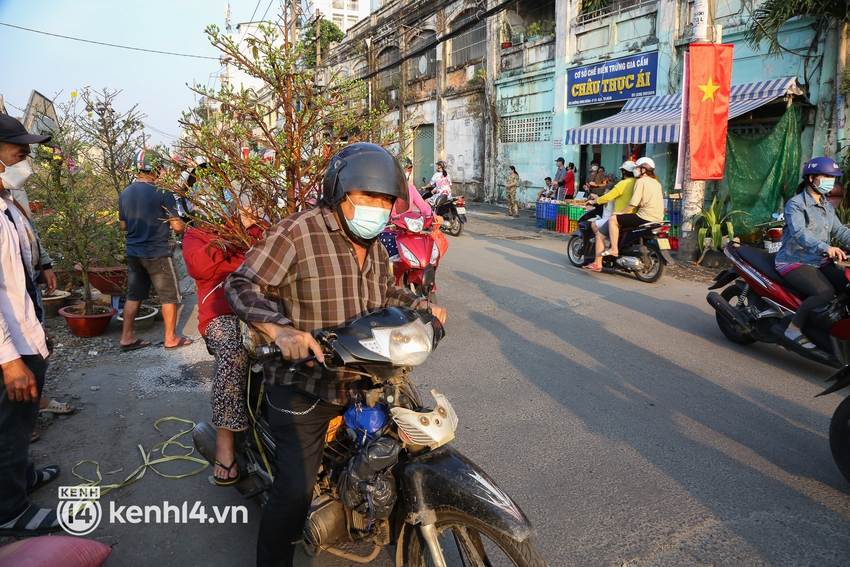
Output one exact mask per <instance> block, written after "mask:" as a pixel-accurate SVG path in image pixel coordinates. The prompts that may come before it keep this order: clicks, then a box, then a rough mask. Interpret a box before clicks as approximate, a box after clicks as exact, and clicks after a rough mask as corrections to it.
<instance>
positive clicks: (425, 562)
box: [407, 508, 547, 567]
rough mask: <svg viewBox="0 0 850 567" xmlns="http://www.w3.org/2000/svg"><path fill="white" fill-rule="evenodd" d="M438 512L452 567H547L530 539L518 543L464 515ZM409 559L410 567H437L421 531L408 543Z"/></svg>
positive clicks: (439, 529) (441, 538) (440, 538)
mask: <svg viewBox="0 0 850 567" xmlns="http://www.w3.org/2000/svg"><path fill="white" fill-rule="evenodd" d="M436 512H437V523H436V525H435V527H436V528H437V541H438V542H439V543H440V548H441V549H442V551H443V557H444V558H445V560H446V565H447V566H448V567H462V566H469V565H491V566H492V567H501V566H510V565H513V566H514V567H547V565H546V560H545V559H543V556H542V555H541V554H540V551H539V550H538V549H537V546H535V545H534V543H533V542H532V541H531V540H530V539H527V540H525V541H521V542H517V541H514V540H512V539H511V538H509V537H507V536H505V535H503V534H501V533H500V532H498V531H497V530H496V529H494V528H492V527H490V526H488V525H487V524H485V523H484V522H482V521H481V520H478V519H476V518H473V517H472V516H468V515H466V514H464V513H462V512H457V511H455V510H450V509H448V508H440V509H438V510H437V511H436ZM407 557H408V565H409V566H410V567H433V566H434V565H435V562H434V560H433V558H432V557H431V551H430V549H429V548H428V543H427V542H426V541H425V539H424V538H423V537H422V534H421V533H420V532H419V530H418V529H417V530H415V532H414V535H413V537H411V538H410V539H409V540H408V545H407Z"/></svg>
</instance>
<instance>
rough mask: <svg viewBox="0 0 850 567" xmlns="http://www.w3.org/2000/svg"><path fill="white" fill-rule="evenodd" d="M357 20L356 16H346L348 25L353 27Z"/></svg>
mask: <svg viewBox="0 0 850 567" xmlns="http://www.w3.org/2000/svg"><path fill="white" fill-rule="evenodd" d="M358 21H359V20H358V18H357V16H348V27H349V28H353V27H354V26H355V25H356V24H357V22H358Z"/></svg>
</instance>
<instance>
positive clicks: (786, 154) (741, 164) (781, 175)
mask: <svg viewBox="0 0 850 567" xmlns="http://www.w3.org/2000/svg"><path fill="white" fill-rule="evenodd" d="M800 117H801V110H800V107H799V106H791V107H789V108H788V110H787V111H786V112H785V115H784V116H783V117H782V119H781V120H780V121H779V123H778V124H777V125H776V127H775V128H774V129H773V130H772V131H770V132H769V133H767V134H765V135H764V136H762V137H760V138H755V139H753V138H743V137H741V136H738V135H735V134H729V135H728V136H727V137H726V175H725V179H724V181H725V182H726V184H727V185H728V187H729V196H730V198H731V201H732V205H731V209H730V210H741V211H745V212H747V213H749V215H743V214H736V215H732V219H731V220H732V223H733V225H734V227H735V234H738V235H747V234H752V233H754V232H756V230H757V229H756V228H754V227H753V225H756V224H759V223H764V222H767V221H769V220H771V215H772V214H773V213H775V212H778V211H779V207H780V205H781V204H782V203H783V199H784V200H787V199H790V198H791V197H793V196H794V191H795V190H796V188H797V184H798V182H799V180H800V156H801V154H802V145H801V143H800V129H801V126H800V122H801V119H800Z"/></svg>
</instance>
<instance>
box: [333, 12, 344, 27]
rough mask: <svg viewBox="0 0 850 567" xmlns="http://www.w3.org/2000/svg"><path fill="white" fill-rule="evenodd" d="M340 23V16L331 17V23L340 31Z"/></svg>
mask: <svg viewBox="0 0 850 567" xmlns="http://www.w3.org/2000/svg"><path fill="white" fill-rule="evenodd" d="M342 21H343V20H342V16H341V15H340V14H334V15H333V23H334V25H335V26H336V27H338V28H339V29H342Z"/></svg>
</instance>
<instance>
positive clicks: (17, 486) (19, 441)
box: [0, 354, 47, 524]
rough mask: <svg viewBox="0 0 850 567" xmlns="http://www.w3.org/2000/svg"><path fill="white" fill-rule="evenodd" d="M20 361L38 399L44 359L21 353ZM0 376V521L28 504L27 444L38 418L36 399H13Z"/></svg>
mask: <svg viewBox="0 0 850 567" xmlns="http://www.w3.org/2000/svg"><path fill="white" fill-rule="evenodd" d="M21 360H23V362H24V364H26V365H27V368H29V369H30V370H31V371H32V373H33V374H35V382H36V385H37V386H38V395H39V399H40V396H41V390H42V389H43V388H44V375H45V374H46V373H47V361H46V360H44V359H43V358H42V357H41V355H40V354H33V355H23V356H21ZM2 378H3V372H2V370H0V524H3V523H6V522H8V521H9V520H12V519H14V518H15V517H17V516H18V515H20V514H21V513H22V512H23V511H24V510H26V509H27V506H29V500H28V499H27V486H31V485H32V484H33V482H35V466H34V465H33V463H32V461H30V460H29V447H30V440H31V439H32V432H33V431H34V430H35V424H36V421H37V420H38V399H36V400H35V401H32V402H13V401H12V400H10V399H9V396H8V394H7V392H6V384H5V382H4V381H3V379H2Z"/></svg>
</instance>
